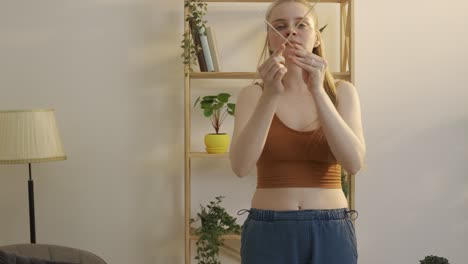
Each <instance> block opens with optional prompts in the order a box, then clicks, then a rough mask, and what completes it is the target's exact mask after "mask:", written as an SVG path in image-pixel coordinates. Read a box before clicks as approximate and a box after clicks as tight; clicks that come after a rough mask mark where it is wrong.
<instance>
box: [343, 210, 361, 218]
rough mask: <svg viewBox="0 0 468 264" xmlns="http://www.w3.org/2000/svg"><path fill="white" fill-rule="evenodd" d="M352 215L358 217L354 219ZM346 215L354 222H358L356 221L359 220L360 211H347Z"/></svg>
mask: <svg viewBox="0 0 468 264" xmlns="http://www.w3.org/2000/svg"><path fill="white" fill-rule="evenodd" d="M351 213H356V217H355V218H352V217H351V216H350V214H351ZM346 215H347V216H348V217H349V218H351V219H352V220H356V219H357V218H358V215H359V214H358V211H356V210H347V211H346Z"/></svg>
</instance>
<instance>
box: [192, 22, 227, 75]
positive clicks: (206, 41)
mask: <svg viewBox="0 0 468 264" xmlns="http://www.w3.org/2000/svg"><path fill="white" fill-rule="evenodd" d="M190 31H191V33H192V39H193V41H194V44H195V46H197V47H201V48H202V51H201V52H200V53H198V54H197V59H198V65H199V66H200V71H201V72H220V71H222V69H221V64H220V60H219V53H218V47H217V46H216V36H215V32H214V30H213V28H212V27H210V26H206V27H203V28H202V29H200V31H199V32H197V30H196V29H195V27H194V25H193V23H190Z"/></svg>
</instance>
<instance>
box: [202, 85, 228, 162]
mask: <svg viewBox="0 0 468 264" xmlns="http://www.w3.org/2000/svg"><path fill="white" fill-rule="evenodd" d="M230 97H231V95H230V94H228V93H220V94H218V95H207V96H203V97H198V98H197V100H196V101H195V104H194V105H193V106H194V107H195V106H196V105H197V104H198V102H200V108H201V109H202V110H203V115H204V116H205V117H208V118H210V120H211V125H212V126H213V128H214V130H215V132H216V133H208V134H206V135H205V146H206V151H207V152H208V153H218V154H220V153H224V152H226V151H227V148H228V146H229V142H230V138H229V135H227V134H226V133H219V130H220V128H221V124H222V123H223V122H224V119H225V118H226V117H227V115H231V116H234V114H235V111H236V104H235V103H229V98H230ZM200 98H201V99H200Z"/></svg>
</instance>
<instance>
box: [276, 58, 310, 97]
mask: <svg viewBox="0 0 468 264" xmlns="http://www.w3.org/2000/svg"><path fill="white" fill-rule="evenodd" d="M286 67H287V68H288V71H287V72H286V74H285V75H284V76H283V80H282V83H283V86H284V88H285V93H287V94H296V95H309V94H310V91H309V88H308V87H307V84H306V83H305V82H304V79H303V78H302V71H303V70H302V68H300V67H299V66H297V65H295V64H294V63H293V62H290V63H287V65H286Z"/></svg>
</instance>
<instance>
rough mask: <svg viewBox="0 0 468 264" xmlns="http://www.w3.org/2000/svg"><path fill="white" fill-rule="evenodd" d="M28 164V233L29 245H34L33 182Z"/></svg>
mask: <svg viewBox="0 0 468 264" xmlns="http://www.w3.org/2000/svg"><path fill="white" fill-rule="evenodd" d="M28 164H29V181H28V198H29V233H30V236H31V244H35V243H36V223H35V220H34V219H35V217H34V182H33V180H32V176H31V163H28Z"/></svg>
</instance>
